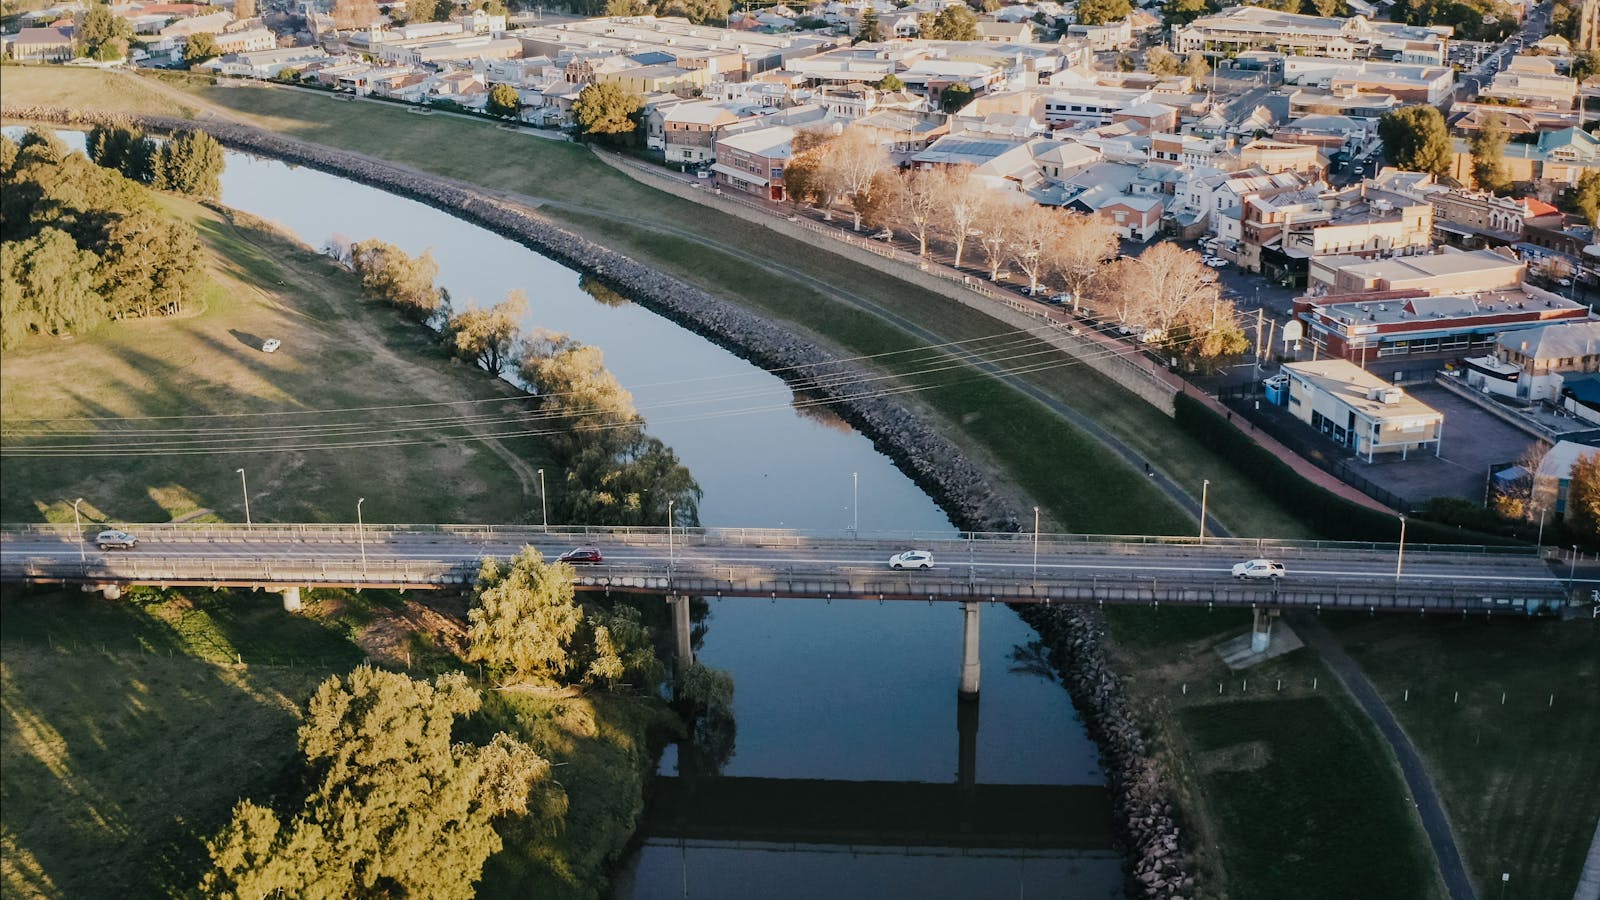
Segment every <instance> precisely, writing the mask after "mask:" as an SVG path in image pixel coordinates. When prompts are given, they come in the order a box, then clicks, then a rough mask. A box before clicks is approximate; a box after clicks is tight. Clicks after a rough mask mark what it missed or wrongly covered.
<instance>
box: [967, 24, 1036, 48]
mask: <svg viewBox="0 0 1600 900" xmlns="http://www.w3.org/2000/svg"><path fill="white" fill-rule="evenodd" d="M978 40H980V41H984V42H985V43H990V44H1031V43H1033V23H1032V22H1029V21H1026V20H1023V21H1020V22H993V21H986V20H980V21H979V22H978Z"/></svg>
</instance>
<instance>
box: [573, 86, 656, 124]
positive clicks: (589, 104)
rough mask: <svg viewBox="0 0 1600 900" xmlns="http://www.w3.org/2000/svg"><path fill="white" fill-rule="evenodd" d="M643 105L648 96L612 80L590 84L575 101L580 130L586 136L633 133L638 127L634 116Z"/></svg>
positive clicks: (574, 105)
mask: <svg viewBox="0 0 1600 900" xmlns="http://www.w3.org/2000/svg"><path fill="white" fill-rule="evenodd" d="M641 109H644V98H642V97H640V96H639V95H638V94H634V93H631V92H629V91H627V90H624V89H623V87H622V86H621V85H619V84H614V83H610V82H595V83H594V84H590V85H589V86H587V87H585V88H584V89H583V90H582V91H580V92H579V93H578V99H577V100H575V101H573V104H572V113H573V116H574V117H575V118H576V119H577V122H578V131H579V132H580V133H581V134H582V135H583V136H585V137H596V136H607V137H615V136H617V135H624V134H632V133H633V132H634V130H635V129H637V128H638V122H637V121H636V120H635V118H634V117H635V115H636V114H637V113H638V112H639V111H640V110H641Z"/></svg>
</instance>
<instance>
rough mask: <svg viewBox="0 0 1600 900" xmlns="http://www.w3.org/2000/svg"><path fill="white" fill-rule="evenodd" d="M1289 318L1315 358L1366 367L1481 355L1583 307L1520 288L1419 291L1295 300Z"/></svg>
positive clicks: (1585, 311)
mask: <svg viewBox="0 0 1600 900" xmlns="http://www.w3.org/2000/svg"><path fill="white" fill-rule="evenodd" d="M1294 316H1295V318H1297V319H1299V320H1300V321H1302V322H1304V323H1305V328H1306V340H1308V341H1310V342H1311V344H1312V346H1314V347H1316V348H1318V351H1319V354H1320V355H1322V356H1333V357H1340V358H1343V359H1348V360H1351V361H1352V362H1357V363H1365V362H1371V361H1374V360H1377V359H1381V358H1385V357H1394V356H1408V355H1411V354H1420V353H1466V352H1474V353H1481V352H1483V351H1485V350H1487V349H1488V348H1491V347H1493V346H1494V343H1495V334H1496V333H1497V332H1503V331H1510V330H1514V329H1518V328H1532V327H1535V326H1538V325H1546V324H1549V323H1551V322H1561V321H1582V320H1584V319H1587V318H1588V316H1589V308H1588V307H1587V306H1584V305H1582V304H1579V303H1574V302H1573V301H1571V300H1568V299H1567V298H1565V297H1562V296H1560V295H1559V294H1554V293H1551V292H1550V291H1545V290H1540V289H1539V288H1535V287H1529V286H1526V285H1523V286H1520V287H1516V288H1507V289H1504V290H1497V291H1483V292H1480V293H1476V294H1455V295H1450V296H1443V297H1430V296H1428V295H1427V294H1425V293H1424V292H1422V291H1373V292H1369V293H1364V294H1345V295H1330V296H1327V297H1302V298H1300V299H1298V300H1296V301H1295V303H1294Z"/></svg>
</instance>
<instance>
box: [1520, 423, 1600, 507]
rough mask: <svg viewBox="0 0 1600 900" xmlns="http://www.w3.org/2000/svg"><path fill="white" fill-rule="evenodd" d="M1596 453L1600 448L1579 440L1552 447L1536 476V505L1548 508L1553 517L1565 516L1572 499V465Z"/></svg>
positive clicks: (1534, 492)
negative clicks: (1578, 441) (1581, 442)
mask: <svg viewBox="0 0 1600 900" xmlns="http://www.w3.org/2000/svg"><path fill="white" fill-rule="evenodd" d="M1596 453H1600V447H1591V446H1589V445H1587V444H1580V443H1577V442H1576V441H1561V442H1560V443H1558V444H1556V445H1555V446H1554V447H1551V448H1550V451H1549V452H1548V453H1546V454H1545V455H1544V458H1543V459H1541V460H1539V468H1538V469H1537V470H1535V472H1534V475H1533V503H1534V506H1536V507H1538V508H1540V509H1548V510H1549V511H1550V515H1551V518H1553V519H1556V520H1558V521H1559V520H1562V519H1565V518H1566V517H1567V511H1568V509H1567V507H1568V502H1569V501H1570V500H1571V499H1572V495H1571V491H1572V467H1573V466H1575V465H1577V464H1578V461H1579V460H1582V459H1586V458H1588V457H1590V456H1593V455H1594V454H1596Z"/></svg>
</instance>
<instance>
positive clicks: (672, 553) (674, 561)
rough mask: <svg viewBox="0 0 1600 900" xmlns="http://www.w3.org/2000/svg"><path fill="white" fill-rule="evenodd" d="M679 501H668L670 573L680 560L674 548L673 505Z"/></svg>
mask: <svg viewBox="0 0 1600 900" xmlns="http://www.w3.org/2000/svg"><path fill="white" fill-rule="evenodd" d="M677 502H678V501H677V500H676V499H672V500H668V501H667V573H668V574H669V575H670V574H671V573H672V567H673V566H674V565H676V564H677V561H678V554H677V552H676V551H674V550H673V548H672V507H673V506H674V505H675V504H676V503H677Z"/></svg>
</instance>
